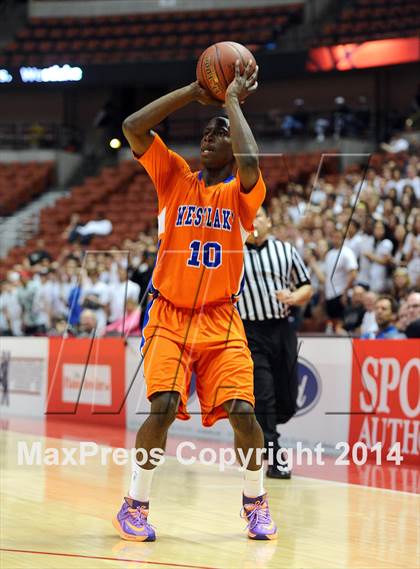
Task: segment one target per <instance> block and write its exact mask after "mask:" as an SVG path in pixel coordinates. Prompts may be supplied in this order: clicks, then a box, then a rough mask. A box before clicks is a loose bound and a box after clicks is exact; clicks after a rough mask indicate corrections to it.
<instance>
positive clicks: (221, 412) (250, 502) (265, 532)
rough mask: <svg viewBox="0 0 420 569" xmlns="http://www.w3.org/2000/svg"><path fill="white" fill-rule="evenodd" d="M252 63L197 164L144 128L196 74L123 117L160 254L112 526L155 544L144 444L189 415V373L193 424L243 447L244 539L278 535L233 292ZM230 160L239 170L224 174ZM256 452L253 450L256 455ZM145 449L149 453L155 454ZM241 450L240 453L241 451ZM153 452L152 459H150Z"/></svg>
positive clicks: (248, 175)
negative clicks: (197, 420) (134, 421)
mask: <svg viewBox="0 0 420 569" xmlns="http://www.w3.org/2000/svg"><path fill="white" fill-rule="evenodd" d="M257 73H258V69H256V70H255V71H254V72H252V69H251V65H250V62H249V63H248V65H247V66H246V67H245V69H244V71H243V73H241V72H240V67H239V61H238V62H237V63H236V69H235V78H234V80H233V81H232V83H231V84H230V85H229V86H228V89H227V91H226V99H225V109H226V112H227V115H228V118H226V117H217V118H214V119H212V120H211V121H210V122H209V123H208V125H207V126H206V128H205V130H204V134H203V137H202V139H201V147H200V150H201V161H202V166H203V167H202V170H201V171H200V172H195V173H193V172H191V170H190V168H189V166H188V164H187V163H186V162H185V160H184V159H183V158H181V156H179V155H178V154H176V153H175V152H173V151H171V150H169V149H168V148H167V146H166V145H165V144H164V142H163V141H162V140H161V138H160V137H159V136H158V135H157V134H155V133H154V132H153V131H152V130H151V129H152V128H153V127H154V126H155V125H157V124H158V123H160V122H161V121H162V120H164V119H165V118H166V117H167V116H168V115H170V114H171V113H173V112H174V111H176V110H177V109H179V108H181V107H183V106H185V105H187V104H188V103H191V102H193V101H198V102H200V103H202V104H210V103H211V102H212V100H211V97H210V96H209V95H207V94H206V92H205V91H204V90H203V89H202V88H201V87H200V85H199V84H198V83H197V82H195V83H192V84H191V85H188V86H186V87H183V88H181V89H178V90H176V91H173V92H171V93H168V94H167V95H165V96H163V97H161V98H160V99H157V100H156V101H154V102H152V103H150V104H149V105H147V106H145V107H144V108H142V109H141V110H140V111H138V112H136V113H134V114H133V115H131V116H129V117H128V118H127V119H126V120H125V121H124V124H123V130H124V134H125V136H126V138H127V140H128V142H129V143H130V146H131V149H132V150H133V153H134V156H135V157H136V158H137V159H138V161H139V162H140V164H142V165H143V166H144V168H145V169H146V170H147V172H148V174H149V176H150V177H151V179H152V180H153V183H154V185H155V188H156V191H157V194H158V201H159V215H158V233H159V253H158V258H157V262H156V267H155V270H154V273H153V278H152V292H153V297H154V298H153V300H152V301H151V303H150V304H149V306H148V311H147V315H146V317H145V323H144V328H143V338H142V344H141V350H142V355H143V357H144V373H145V379H146V385H147V396H148V398H149V400H150V401H151V411H150V415H149V416H148V417H147V419H146V420H145V421H144V423H143V424H142V426H141V427H140V429H139V431H138V433H137V438H136V448H137V449H139V448H141V449H144V450H145V451H146V452H147V453H148V457H149V460H148V462H146V463H145V464H143V465H142V466H140V465H139V464H135V466H134V469H133V473H132V478H131V484H130V489H129V492H128V496H127V497H126V498H125V499H124V503H123V505H122V507H121V510H120V511H119V513H118V515H117V517H116V518H114V520H113V523H114V526H115V528H116V529H117V531H118V533H119V534H120V536H121V537H122V538H123V539H128V540H133V541H154V540H155V539H156V534H155V531H154V529H153V527H152V526H151V525H150V524H149V522H148V519H147V516H148V512H149V496H150V489H151V483H152V478H153V474H154V467H155V464H156V461H154V460H153V456H152V455H151V449H156V448H159V449H164V448H165V445H166V437H167V432H168V429H169V427H170V425H171V423H172V422H173V421H174V419H175V417H178V418H179V419H183V420H187V419H189V415H188V412H187V407H186V405H187V399H188V393H189V385H190V379H191V372H192V370H194V371H195V373H196V377H197V394H198V397H199V399H200V405H201V412H202V423H203V425H204V426H206V427H210V426H211V425H213V424H214V423H215V422H216V421H218V420H219V419H223V418H228V419H229V421H230V424H231V426H232V429H233V432H234V438H235V448H236V452H237V455H238V451H239V450H242V453H243V454H242V456H247V453H248V452H249V455H248V456H250V460H249V462H248V464H246V463H245V464H244V461H242V465H243V466H245V470H244V485H243V510H242V516H243V517H244V518H245V519H246V520H247V522H248V536H249V537H250V538H251V539H275V538H276V537H277V528H276V525H275V524H274V522H273V521H272V519H271V516H270V512H269V509H268V503H267V498H266V494H265V491H264V488H263V469H262V460H261V448H262V447H263V445H264V436H263V433H262V430H261V427H260V426H259V424H258V423H257V421H256V418H255V414H254V395H253V364H252V359H251V355H250V352H249V350H248V347H247V343H246V337H245V333H244V328H243V325H242V322H241V319H240V316H239V313H238V311H237V309H236V307H235V301H236V297H237V295H238V294H239V293H240V289H241V279H242V272H243V244H244V241H245V239H246V237H247V235H248V233H249V232H250V231H252V229H253V224H252V223H253V219H254V217H255V214H256V212H257V210H258V208H259V206H260V205H261V203H262V202H263V200H264V197H265V184H264V182H263V179H262V176H261V173H260V170H259V167H258V148H257V144H256V142H255V139H254V136H253V134H252V132H251V129H250V127H249V125H248V123H247V122H246V120H245V117H244V115H243V113H242V110H241V104H240V102H241V101H242V100H243V99H244V98H245V97H246V96H247V95H249V94H250V93H252V92H253V91H255V90H256V88H257ZM235 165H236V166H237V173H236V175H234V174H233V173H232V172H233V170H234V167H235ZM258 451H260V452H258ZM152 454H153V453H152ZM239 456H240V454H239ZM151 458H152V460H150V459H151Z"/></svg>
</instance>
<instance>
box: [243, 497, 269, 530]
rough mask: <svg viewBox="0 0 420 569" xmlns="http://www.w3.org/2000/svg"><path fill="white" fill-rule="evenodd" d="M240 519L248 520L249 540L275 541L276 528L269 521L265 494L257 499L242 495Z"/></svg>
mask: <svg viewBox="0 0 420 569" xmlns="http://www.w3.org/2000/svg"><path fill="white" fill-rule="evenodd" d="M242 503H243V508H242V510H241V517H242V518H244V519H246V520H248V525H247V530H248V537H249V539H277V526H276V524H275V523H274V522H273V520H272V519H271V515H270V510H269V509H268V502H267V494H263V495H262V496H257V498H247V496H245V495H243V499H242Z"/></svg>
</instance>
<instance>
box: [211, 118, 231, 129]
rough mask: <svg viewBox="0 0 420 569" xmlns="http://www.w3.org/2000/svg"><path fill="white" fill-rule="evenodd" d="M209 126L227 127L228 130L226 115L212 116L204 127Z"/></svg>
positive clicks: (228, 124)
mask: <svg viewBox="0 0 420 569" xmlns="http://www.w3.org/2000/svg"><path fill="white" fill-rule="evenodd" d="M209 126H210V127H218V128H227V129H228V130H230V122H229V119H228V117H224V116H220V117H213V118H212V119H210V120H209V122H208V123H207V125H206V128H208V127H209Z"/></svg>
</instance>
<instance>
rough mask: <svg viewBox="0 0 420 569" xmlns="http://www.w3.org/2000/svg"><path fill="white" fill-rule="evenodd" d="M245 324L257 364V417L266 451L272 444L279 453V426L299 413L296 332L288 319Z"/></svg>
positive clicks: (245, 322)
mask: <svg viewBox="0 0 420 569" xmlns="http://www.w3.org/2000/svg"><path fill="white" fill-rule="evenodd" d="M243 322H244V327H245V332H246V336H247V339H248V346H249V349H250V350H251V354H252V359H253V361H254V394H255V414H256V416H257V420H258V422H259V424H260V425H261V428H262V430H263V432H264V444H265V446H266V448H268V446H269V445H268V443H269V442H271V443H272V444H273V449H274V452H276V451H277V449H278V448H279V443H278V434H277V429H276V426H277V425H278V424H279V423H287V421H288V420H289V419H291V418H292V417H293V415H294V414H295V412H296V399H297V383H298V382H297V338H296V333H295V331H294V329H293V327H292V326H291V324H289V322H288V320H287V318H282V319H272V320H264V321H252V320H244V321H243ZM270 446H271V445H270Z"/></svg>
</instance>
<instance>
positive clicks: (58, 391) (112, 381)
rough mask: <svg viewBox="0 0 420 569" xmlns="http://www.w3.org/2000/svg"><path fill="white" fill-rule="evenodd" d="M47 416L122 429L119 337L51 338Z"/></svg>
mask: <svg viewBox="0 0 420 569" xmlns="http://www.w3.org/2000/svg"><path fill="white" fill-rule="evenodd" d="M48 367H49V370H48V397H47V409H46V413H47V416H48V417H54V418H55V419H57V418H58V419H61V418H62V419H65V420H67V421H73V420H74V421H76V422H89V423H97V424H103V425H120V426H125V420H126V419H125V405H124V396H125V346H124V340H122V339H121V338H101V339H95V340H92V339H89V338H83V339H81V338H67V339H63V338H50V355H49V366H48Z"/></svg>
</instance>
